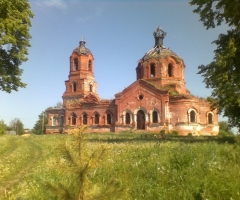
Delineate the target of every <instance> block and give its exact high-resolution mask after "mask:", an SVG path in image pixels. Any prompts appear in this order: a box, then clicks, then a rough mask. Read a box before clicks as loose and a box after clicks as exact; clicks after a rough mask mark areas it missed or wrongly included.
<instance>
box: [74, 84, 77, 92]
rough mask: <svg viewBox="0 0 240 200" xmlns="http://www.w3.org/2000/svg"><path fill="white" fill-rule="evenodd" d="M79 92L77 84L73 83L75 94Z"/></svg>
mask: <svg viewBox="0 0 240 200" xmlns="http://www.w3.org/2000/svg"><path fill="white" fill-rule="evenodd" d="M76 91H77V83H73V92H76Z"/></svg>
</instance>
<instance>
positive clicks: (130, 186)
mask: <svg viewBox="0 0 240 200" xmlns="http://www.w3.org/2000/svg"><path fill="white" fill-rule="evenodd" d="M87 137H88V140H87V141H86V143H85V146H84V150H83V152H84V156H85V157H84V159H83V162H85V161H86V160H88V158H89V157H90V156H91V155H92V152H95V151H96V152H98V151H100V149H101V148H102V146H104V147H105V148H107V151H106V152H105V154H104V157H101V158H98V157H97V156H96V157H95V159H94V162H91V165H89V170H88V171H87V172H86V173H87V179H86V180H85V182H86V184H85V189H86V192H85V193H86V199H100V200H102V199H153V200H155V199H168V200H169V199H231V198H233V199H240V194H239V192H240V154H239V151H240V146H238V145H237V144H229V143H220V144H219V143H218V142H216V141H213V142H208V141H205V139H201V138H198V139H197V138H189V139H188V140H187V139H183V140H182V141H180V142H179V141H166V140H160V139H155V138H153V137H151V136H149V135H140V134H139V135H132V134H114V135H113V134H104V135H102V134H101V135H97V134H92V135H88V136H87ZM172 140H173V139H172ZM219 141H221V140H219ZM75 147H76V143H75V141H74V138H73V136H68V135H45V136H31V137H29V138H22V137H18V136H1V137H0V199H74V198H75V197H76V196H77V194H78V189H79V187H78V185H79V183H78V178H77V176H78V170H77V169H78V168H76V166H75V164H74V163H76V160H77V159H78V157H77V151H76V149H77V148H75ZM66 152H67V153H66ZM69 155H70V156H69ZM74 160H75V161H74ZM77 167H78V166H77Z"/></svg>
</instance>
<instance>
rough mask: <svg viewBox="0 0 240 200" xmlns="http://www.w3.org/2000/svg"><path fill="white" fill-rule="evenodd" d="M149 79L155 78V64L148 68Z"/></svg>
mask: <svg viewBox="0 0 240 200" xmlns="http://www.w3.org/2000/svg"><path fill="white" fill-rule="evenodd" d="M150 77H155V64H151V66H150Z"/></svg>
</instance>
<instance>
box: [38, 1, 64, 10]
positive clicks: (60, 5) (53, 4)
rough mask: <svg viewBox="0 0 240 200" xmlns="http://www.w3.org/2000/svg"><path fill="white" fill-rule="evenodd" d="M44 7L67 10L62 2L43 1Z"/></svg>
mask: <svg viewBox="0 0 240 200" xmlns="http://www.w3.org/2000/svg"><path fill="white" fill-rule="evenodd" d="M42 4H44V5H45V6H48V7H55V8H58V9H65V8H67V5H66V3H65V2H64V1H63V0H45V1H43V2H42Z"/></svg>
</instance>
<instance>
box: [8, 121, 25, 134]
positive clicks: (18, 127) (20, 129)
mask: <svg viewBox="0 0 240 200" xmlns="http://www.w3.org/2000/svg"><path fill="white" fill-rule="evenodd" d="M9 128H10V130H11V131H16V134H17V135H22V134H24V125H23V123H22V122H21V120H20V119H18V118H15V119H13V120H12V121H11V122H10V123H9Z"/></svg>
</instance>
